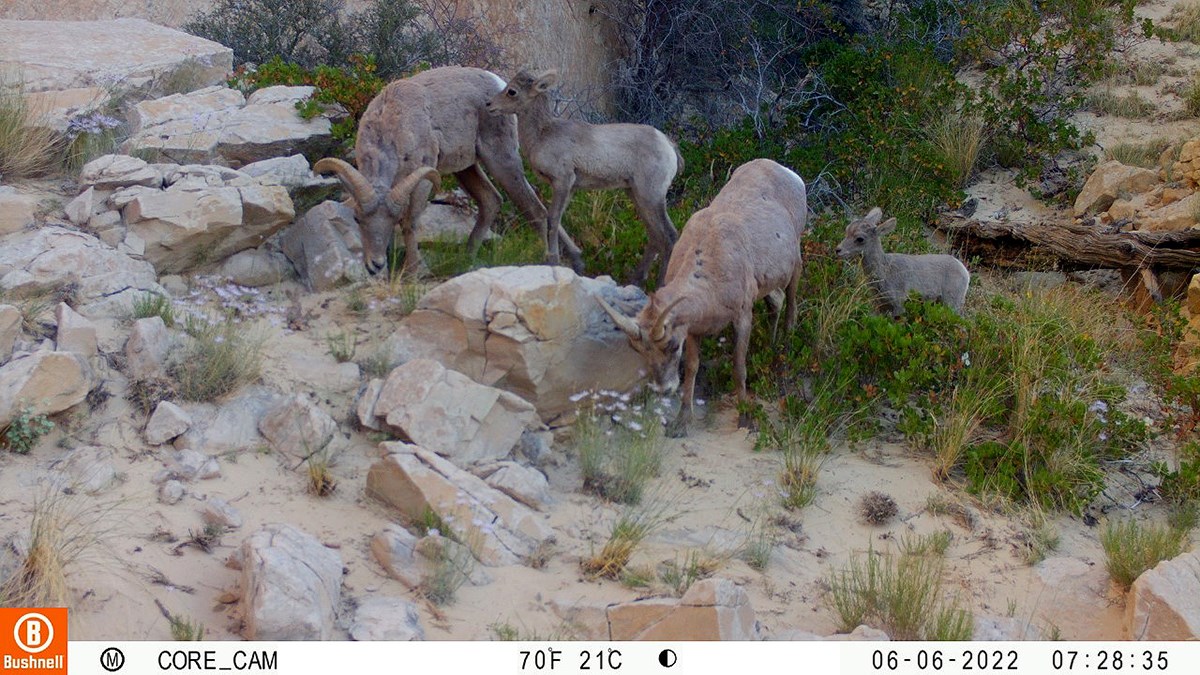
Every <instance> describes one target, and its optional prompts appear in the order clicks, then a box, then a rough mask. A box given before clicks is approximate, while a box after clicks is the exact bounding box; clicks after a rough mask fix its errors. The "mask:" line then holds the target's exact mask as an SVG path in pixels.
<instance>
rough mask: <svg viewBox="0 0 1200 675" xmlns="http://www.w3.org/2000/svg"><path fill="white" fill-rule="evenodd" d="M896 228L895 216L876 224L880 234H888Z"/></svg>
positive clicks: (876, 229)
mask: <svg viewBox="0 0 1200 675" xmlns="http://www.w3.org/2000/svg"><path fill="white" fill-rule="evenodd" d="M894 229H896V218H895V217H892V218H888V219H887V220H885V221H883V222H882V223H880V224H879V225H876V226H875V231H876V232H878V233H879V234H887V233H888V232H891V231H892V230H894Z"/></svg>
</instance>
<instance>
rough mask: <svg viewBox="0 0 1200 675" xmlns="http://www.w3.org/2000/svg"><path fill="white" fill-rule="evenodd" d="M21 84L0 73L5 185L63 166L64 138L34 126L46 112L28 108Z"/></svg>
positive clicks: (0, 157)
mask: <svg viewBox="0 0 1200 675" xmlns="http://www.w3.org/2000/svg"><path fill="white" fill-rule="evenodd" d="M24 89H25V87H24V84H23V83H21V82H19V81H16V82H14V81H12V78H9V77H5V76H4V75H3V74H0V177H3V179H4V181H5V182H9V181H11V180H13V179H17V178H29V177H35V176H41V175H44V174H47V173H49V172H51V171H53V170H54V169H57V168H59V167H60V166H61V165H62V154H63V144H64V143H63V139H62V136H60V135H59V134H58V133H57V132H55V131H54V130H52V129H50V128H48V127H44V126H36V125H37V123H38V122H39V121H40V120H41V119H42V118H43V117H44V116H45V113H46V111H45V110H38V109H36V108H35V107H33V106H31V105H30V104H29V103H28V101H27V100H26V98H25V91H24Z"/></svg>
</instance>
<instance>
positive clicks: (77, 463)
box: [53, 446, 118, 495]
mask: <svg viewBox="0 0 1200 675" xmlns="http://www.w3.org/2000/svg"><path fill="white" fill-rule="evenodd" d="M112 459H113V453H112V451H111V450H107V449H105V448H98V447H94V446H84V447H80V448H75V449H74V450H71V451H70V452H68V453H66V454H65V455H63V456H62V457H61V458H59V459H58V460H56V461H55V462H54V465H53V466H54V469H55V470H56V471H58V472H60V473H61V475H62V487H63V488H70V489H72V490H74V491H76V492H82V493H83V494H87V495H98V494H100V493H102V492H104V491H106V490H108V489H109V488H111V487H113V486H114V485H116V484H117V482H118V475H117V469H116V467H114V466H113V463H112Z"/></svg>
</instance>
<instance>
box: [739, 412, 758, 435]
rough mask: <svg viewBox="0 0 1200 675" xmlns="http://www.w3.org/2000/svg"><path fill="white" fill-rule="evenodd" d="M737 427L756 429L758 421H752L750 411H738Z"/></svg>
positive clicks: (752, 417)
mask: <svg viewBox="0 0 1200 675" xmlns="http://www.w3.org/2000/svg"><path fill="white" fill-rule="evenodd" d="M738 428H739V429H747V430H749V431H758V423H756V422H755V421H754V416H753V415H751V414H750V413H748V412H743V413H738Z"/></svg>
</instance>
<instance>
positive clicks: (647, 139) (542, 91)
mask: <svg viewBox="0 0 1200 675" xmlns="http://www.w3.org/2000/svg"><path fill="white" fill-rule="evenodd" d="M557 82H558V73H557V72H556V71H553V70H550V71H547V72H544V73H542V74H541V75H538V76H534V75H532V74H530V73H529V72H528V71H525V70H522V71H521V72H519V73H517V74H516V76H514V77H513V79H512V80H511V81H510V82H509V83H508V84H507V85H506V86H505V87H504V90H503V91H502V92H500V93H498V94H496V95H495V96H494V97H493V98H492V100H491V101H490V102H489V103H488V106H487V107H488V110H490V111H492V112H493V113H494V114H497V115H499V114H505V113H515V114H516V116H517V129H518V136H519V137H520V140H521V152H522V153H524V155H525V157H526V159H528V160H529V166H530V167H532V168H533V170H534V172H535V173H537V175H538V176H540V177H541V178H542V179H543V180H545V181H547V182H548V183H550V187H551V188H552V189H553V191H554V197H553V200H552V201H551V203H550V213H549V223H550V230H549V234H550V243H549V250H550V251H551V252H552V253H551V255H553V251H554V250H555V249H554V237H555V236H556V233H557V232H558V228H560V227H561V225H562V216H563V212H564V211H566V209H567V204H568V203H570V201H571V194H572V193H573V192H574V191H575V190H577V189H578V190H611V189H621V188H623V189H625V190H627V191H628V192H629V196H630V198H631V199H632V200H633V205H634V208H635V209H636V210H637V214H638V217H639V218H641V219H642V222H643V223H645V225H646V234H647V238H648V242H647V245H646V250H645V252H644V253H643V254H642V259H641V261H640V262H639V263H638V266H637V268H636V269H635V270H634V273H633V279H632V281H633V283H636V284H640V283H642V282H643V281H645V279H646V274H647V273H648V272H649V270H650V266H651V265H652V264H653V263H654V259H655V257H656V256H658V257H659V259H660V261H661V263H660V268H659V275H658V279H659V283H660V284H661V283H662V280H663V277H664V276H665V270H666V266H667V260H668V259H669V258H670V257H671V248H672V247H673V246H674V244H675V240H676V239H677V238H678V233H677V232H676V230H675V225H674V224H673V223H672V222H671V217H670V216H669V215H667V189H668V188H670V187H671V181H673V180H675V176H677V175H678V174H679V173H681V172H682V171H683V157H682V156H680V154H679V149H678V148H677V147H675V144H674V143H672V142H671V140H670V139H669V138H667V137H666V135H665V134H663V132H661V131H659V130H658V129H655V128H654V127H650V126H646V125H644V124H588V123H587V122H581V121H578V120H568V119H562V118H558V117H555V116H554V114H553V113H552V112H551V109H550V97H549V96H548V95H547V93H546V92H547V91H549V89H550V88H551V87H553V86H554V85H555V84H556V83H557Z"/></svg>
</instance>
